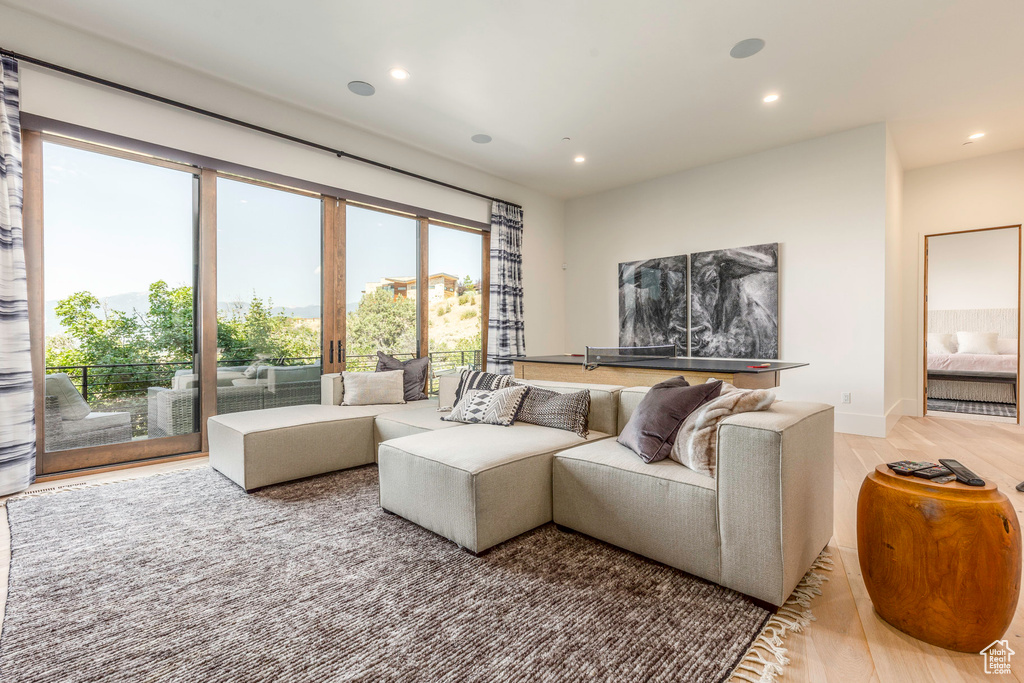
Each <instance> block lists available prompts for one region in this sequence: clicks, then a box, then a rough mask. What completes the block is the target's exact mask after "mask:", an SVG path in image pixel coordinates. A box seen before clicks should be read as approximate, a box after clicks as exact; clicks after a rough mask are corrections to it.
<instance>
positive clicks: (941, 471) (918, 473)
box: [914, 467, 952, 479]
mask: <svg viewBox="0 0 1024 683" xmlns="http://www.w3.org/2000/svg"><path fill="white" fill-rule="evenodd" d="M949 474H952V472H951V471H950V470H947V469H946V468H945V467H929V468H927V469H923V470H914V476H915V477H921V478H922V479H938V478H939V477H945V476H947V475H949Z"/></svg>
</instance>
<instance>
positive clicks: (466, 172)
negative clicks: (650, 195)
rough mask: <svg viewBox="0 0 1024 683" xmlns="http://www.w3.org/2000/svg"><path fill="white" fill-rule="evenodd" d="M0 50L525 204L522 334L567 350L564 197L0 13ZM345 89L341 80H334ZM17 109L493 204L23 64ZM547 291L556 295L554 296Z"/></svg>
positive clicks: (389, 190) (330, 179) (23, 16)
mask: <svg viewBox="0 0 1024 683" xmlns="http://www.w3.org/2000/svg"><path fill="white" fill-rule="evenodd" d="M0 44H2V45H3V46H4V47H6V48H8V49H10V50H14V51H16V52H21V53H24V54H28V55H31V56H33V57H37V58H40V59H45V60H48V61H52V62H55V63H57V64H61V65H64V66H69V67H71V68H74V69H77V70H79V71H84V72H87V73H91V74H94V75H97V76H102V77H104V78H108V79H110V80H113V81H118V82H121V83H124V84H126V85H132V86H135V87H137V88H140V89H143V90H149V91H151V92H156V93H157V94H160V95H164V96H166V97H170V98H172V99H178V100H181V101H183V102H187V103H189V104H193V105H196V106H199V107H203V108H206V109H210V110H213V111H216V112H218V113H221V114H226V115H228V116H232V117H235V118H239V119H242V120H244V121H248V122H251V123H256V124H259V125H262V126H265V127H267V128H271V129H276V130H279V131H281V132H286V133H291V134H294V135H297V136H300V137H304V138H307V139H310V140H314V141H319V142H323V143H325V144H328V145H331V146H333V147H337V148H341V149H344V150H346V151H349V152H352V153H354V154H358V155H361V156H366V157H369V158H371V159H375V160H378V161H382V162H385V163H388V164H391V165H393V166H397V167H399V168H403V169H406V170H410V171H414V172H416V173H420V174H422V175H426V176H430V177H434V178H437V179H439V180H444V181H446V182H449V183H453V184H456V185H460V186H463V187H468V188H470V189H474V190H476V191H478V192H482V193H485V194H490V195H492V196H497V197H500V198H501V199H505V200H508V201H512V202H515V203H518V204H521V205H522V206H523V211H524V216H525V229H524V239H523V251H524V254H523V280H524V288H525V304H524V305H525V310H526V339H527V345H528V349H529V351H530V352H531V353H556V352H560V351H561V350H562V348H563V346H564V333H565V328H564V323H563V321H564V312H563V305H564V301H563V298H562V296H561V292H562V291H563V272H562V268H561V265H562V261H563V220H564V210H565V207H564V202H562V201H561V200H559V199H554V198H551V197H548V196H546V195H544V194H542V193H540V192H537V191H535V190H531V189H529V188H526V187H523V186H521V185H517V184H515V183H510V182H508V181H505V180H501V179H499V178H496V177H494V176H491V175H488V174H486V173H484V172H481V171H479V170H476V169H473V168H470V167H468V166H465V165H462V164H459V163H456V162H453V161H450V160H448V159H444V158H442V157H439V156H435V155H432V154H429V153H427V152H424V151H422V150H419V149H416V148H413V147H410V146H407V145H403V144H401V143H398V142H396V141H394V140H390V139H388V138H384V137H381V136H378V135H375V134H372V133H368V132H365V131H362V130H359V129H356V128H354V127H352V126H348V125H346V124H344V123H342V122H340V121H338V120H334V119H331V118H327V117H325V116H322V115H320V114H316V113H312V112H309V111H306V110H303V109H300V108H297V107H295V106H292V105H289V104H288V103H284V102H280V101H276V100H273V99H271V98H268V97H266V96H264V95H261V94H258V93H255V92H252V91H249V90H244V89H241V88H238V87H236V86H234V85H231V84H229V83H226V82H223V81H219V80H217V79H214V78H211V77H209V76H206V75H204V74H201V73H199V72H196V71H192V70H189V69H185V68H182V67H179V66H177V65H174V64H171V63H169V62H165V61H162V60H158V59H156V58H153V57H150V56H148V55H145V54H144V53H141V52H138V51H136V50H132V49H130V48H126V47H124V46H121V45H116V44H114V43H111V42H108V41H104V40H101V39H99V38H96V37H94V36H91V35H87V34H84V33H79V32H77V31H74V30H72V29H69V28H67V27H63V26H58V25H56V24H52V23H49V22H47V21H45V20H42V19H40V18H38V17H35V16H33V15H30V14H27V13H24V12H21V11H18V10H14V9H11V8H9V7H4V8H3V19H2V21H0ZM335 86H336V87H344V84H335ZM22 109H23V110H24V111H26V112H30V113H33V114H38V115H40V116H46V117H49V118H53V119H59V120H62V121H67V122H70V123H75V124H78V125H82V126H87V127H90V128H95V129H99V130H103V131H107V132H111V133H116V134H119V135H124V136H127V137H131V138H135V139H139V140H144V141H147V142H152V143H156V144H161V145H166V146H169V147H173V148H177V149H182V150H185V151H189V152H193V153H197V154H202V155H206V156H210V157H215V158H220V159H225V160H228V161H232V162H236V163H240V164H244V165H247V166H253V167H256V168H261V169H265V170H270V171H274V172H277V173H282V174H286V175H290V176H294V177H298V178H302V179H305V180H310V181H316V182H321V183H325V184H329V185H333V186H336V187H342V188H345V189H347V190H352V191H355V192H361V193H364V194H368V195H373V196H377V197H382V198H385V199H391V200H394V201H399V202H404V203H406V204H411V205H414V206H419V207H423V208H425V209H432V210H435V211H438V212H443V213H449V214H452V215H456V216H463V217H466V218H470V219H475V220H480V221H487V220H489V214H490V206H489V203H488V202H487V201H486V200H482V199H478V198H476V197H472V196H469V195H465V194H462V193H457V192H453V191H451V190H447V189H445V188H441V187H438V186H434V185H430V184H428V183H424V182H421V181H417V180H414V179H411V178H407V177H403V176H399V175H397V174H394V173H390V172H388V171H385V170H382V169H376V168H373V167H370V166H367V165H365V164H360V163H358V162H354V161H348V160H342V159H338V158H336V157H335V156H333V155H331V154H327V153H321V152H317V151H315V150H312V149H309V148H306V147H301V146H298V145H293V144H291V143H288V142H285V141H283V140H280V139H277V138H273V137H269V136H264V135H261V134H259V133H255V132H252V131H248V130H245V129H242V128H238V127H235V126H232V125H230V124H225V123H219V122H216V121H214V120H211V119H207V118H205V117H201V116H199V115H195V114H189V113H187V112H184V111H181V110H178V109H174V108H171V107H166V106H164V105H160V104H157V103H154V102H150V101H147V100H143V99H141V98H137V97H134V96H132V95H128V94H125V93H120V92H118V91H114V90H111V89H108V88H104V87H102V86H95V85H90V84H88V83H86V82H83V81H80V80H77V79H73V78H71V77H65V76H60V75H57V74H55V73H53V72H50V71H46V70H43V69H39V68H37V67H33V66H31V65H28V64H24V65H23V79H22ZM553 294H554V295H553Z"/></svg>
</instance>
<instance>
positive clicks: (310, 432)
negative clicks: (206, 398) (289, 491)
mask: <svg viewBox="0 0 1024 683" xmlns="http://www.w3.org/2000/svg"><path fill="white" fill-rule="evenodd" d="M428 406H429V408H427V407H428ZM436 407H437V403H436V401H430V400H427V401H422V402H421V401H416V402H414V403H404V404H395V405H373V406H325V405H302V406H283V407H280V408H269V409H266V410H250V411H246V412H241V413H230V414H227V415H216V416H214V417H211V418H210V420H209V422H208V433H209V435H210V465H211V466H212V467H213V468H214V469H215V470H217V471H218V472H220V473H221V474H223V475H224V476H226V477H227V478H228V479H230V480H231V481H233V482H235V483H236V484H238V485H239V486H241V487H242V488H243V489H245V490H246V491H252V490H253V489H257V488H260V487H261V486H269V485H271V484H280V483H282V482H285V481H292V480H294V479H302V478H303V477H311V476H313V475H316V474H325V473H327V472H335V471H337V470H343V469H347V468H349V467H358V466H359V465H368V464H370V463H372V462H373V461H374V454H375V447H376V442H375V440H374V426H373V423H374V418H375V417H376V416H377V415H382V414H385V413H391V412H404V411H406V410H417V409H423V408H427V409H430V410H433V409H436Z"/></svg>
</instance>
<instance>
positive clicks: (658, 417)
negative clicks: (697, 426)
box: [618, 377, 722, 462]
mask: <svg viewBox="0 0 1024 683" xmlns="http://www.w3.org/2000/svg"><path fill="white" fill-rule="evenodd" d="M721 389H722V383H721V382H714V383H711V382H709V383H707V384H700V385H697V386H693V387H691V386H690V385H689V383H688V382H687V381H686V379H685V378H683V377H673V378H672V379H669V380H666V381H664V382H659V383H658V384H655V385H654V386H653V387H651V390H650V391H649V392H647V395H646V396H644V397H643V399H642V400H641V401H640V404H639V405H638V406H637V408H636V410H635V411H634V412H633V416H632V417H631V418H630V419H629V422H627V423H626V426H625V427H623V429H622V433H621V434H619V439H618V441H619V443H621V444H622V445H623V446H626V447H628V448H629V449H630V450H632V451H633V452H634V453H636V454H637V455H639V456H640V458H641V459H642V460H643V461H644V462H656V461H658V460H664V459H665V458H667V457H668V455H669V453H670V452H671V451H672V445H673V444H674V443H675V439H676V434H677V433H678V432H679V427H680V426H681V425H682V424H683V421H684V420H685V419H686V417H687V416H688V415H689V414H690V413H692V412H693V411H694V410H696V409H697V408H698V407H699V406H700V405H701V404H702V403H704V402H705V401H707V400H708V399H710V398H714V397H716V396H718V393H719V392H720V391H721Z"/></svg>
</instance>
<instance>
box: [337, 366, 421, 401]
mask: <svg viewBox="0 0 1024 683" xmlns="http://www.w3.org/2000/svg"><path fill="white" fill-rule="evenodd" d="M404 375H405V373H403V372H402V371H401V370H387V371H385V372H343V373H341V377H342V384H343V385H344V387H345V395H344V399H343V400H342V402H341V405H343V406H375V405H385V404H392V403H405V380H404Z"/></svg>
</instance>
